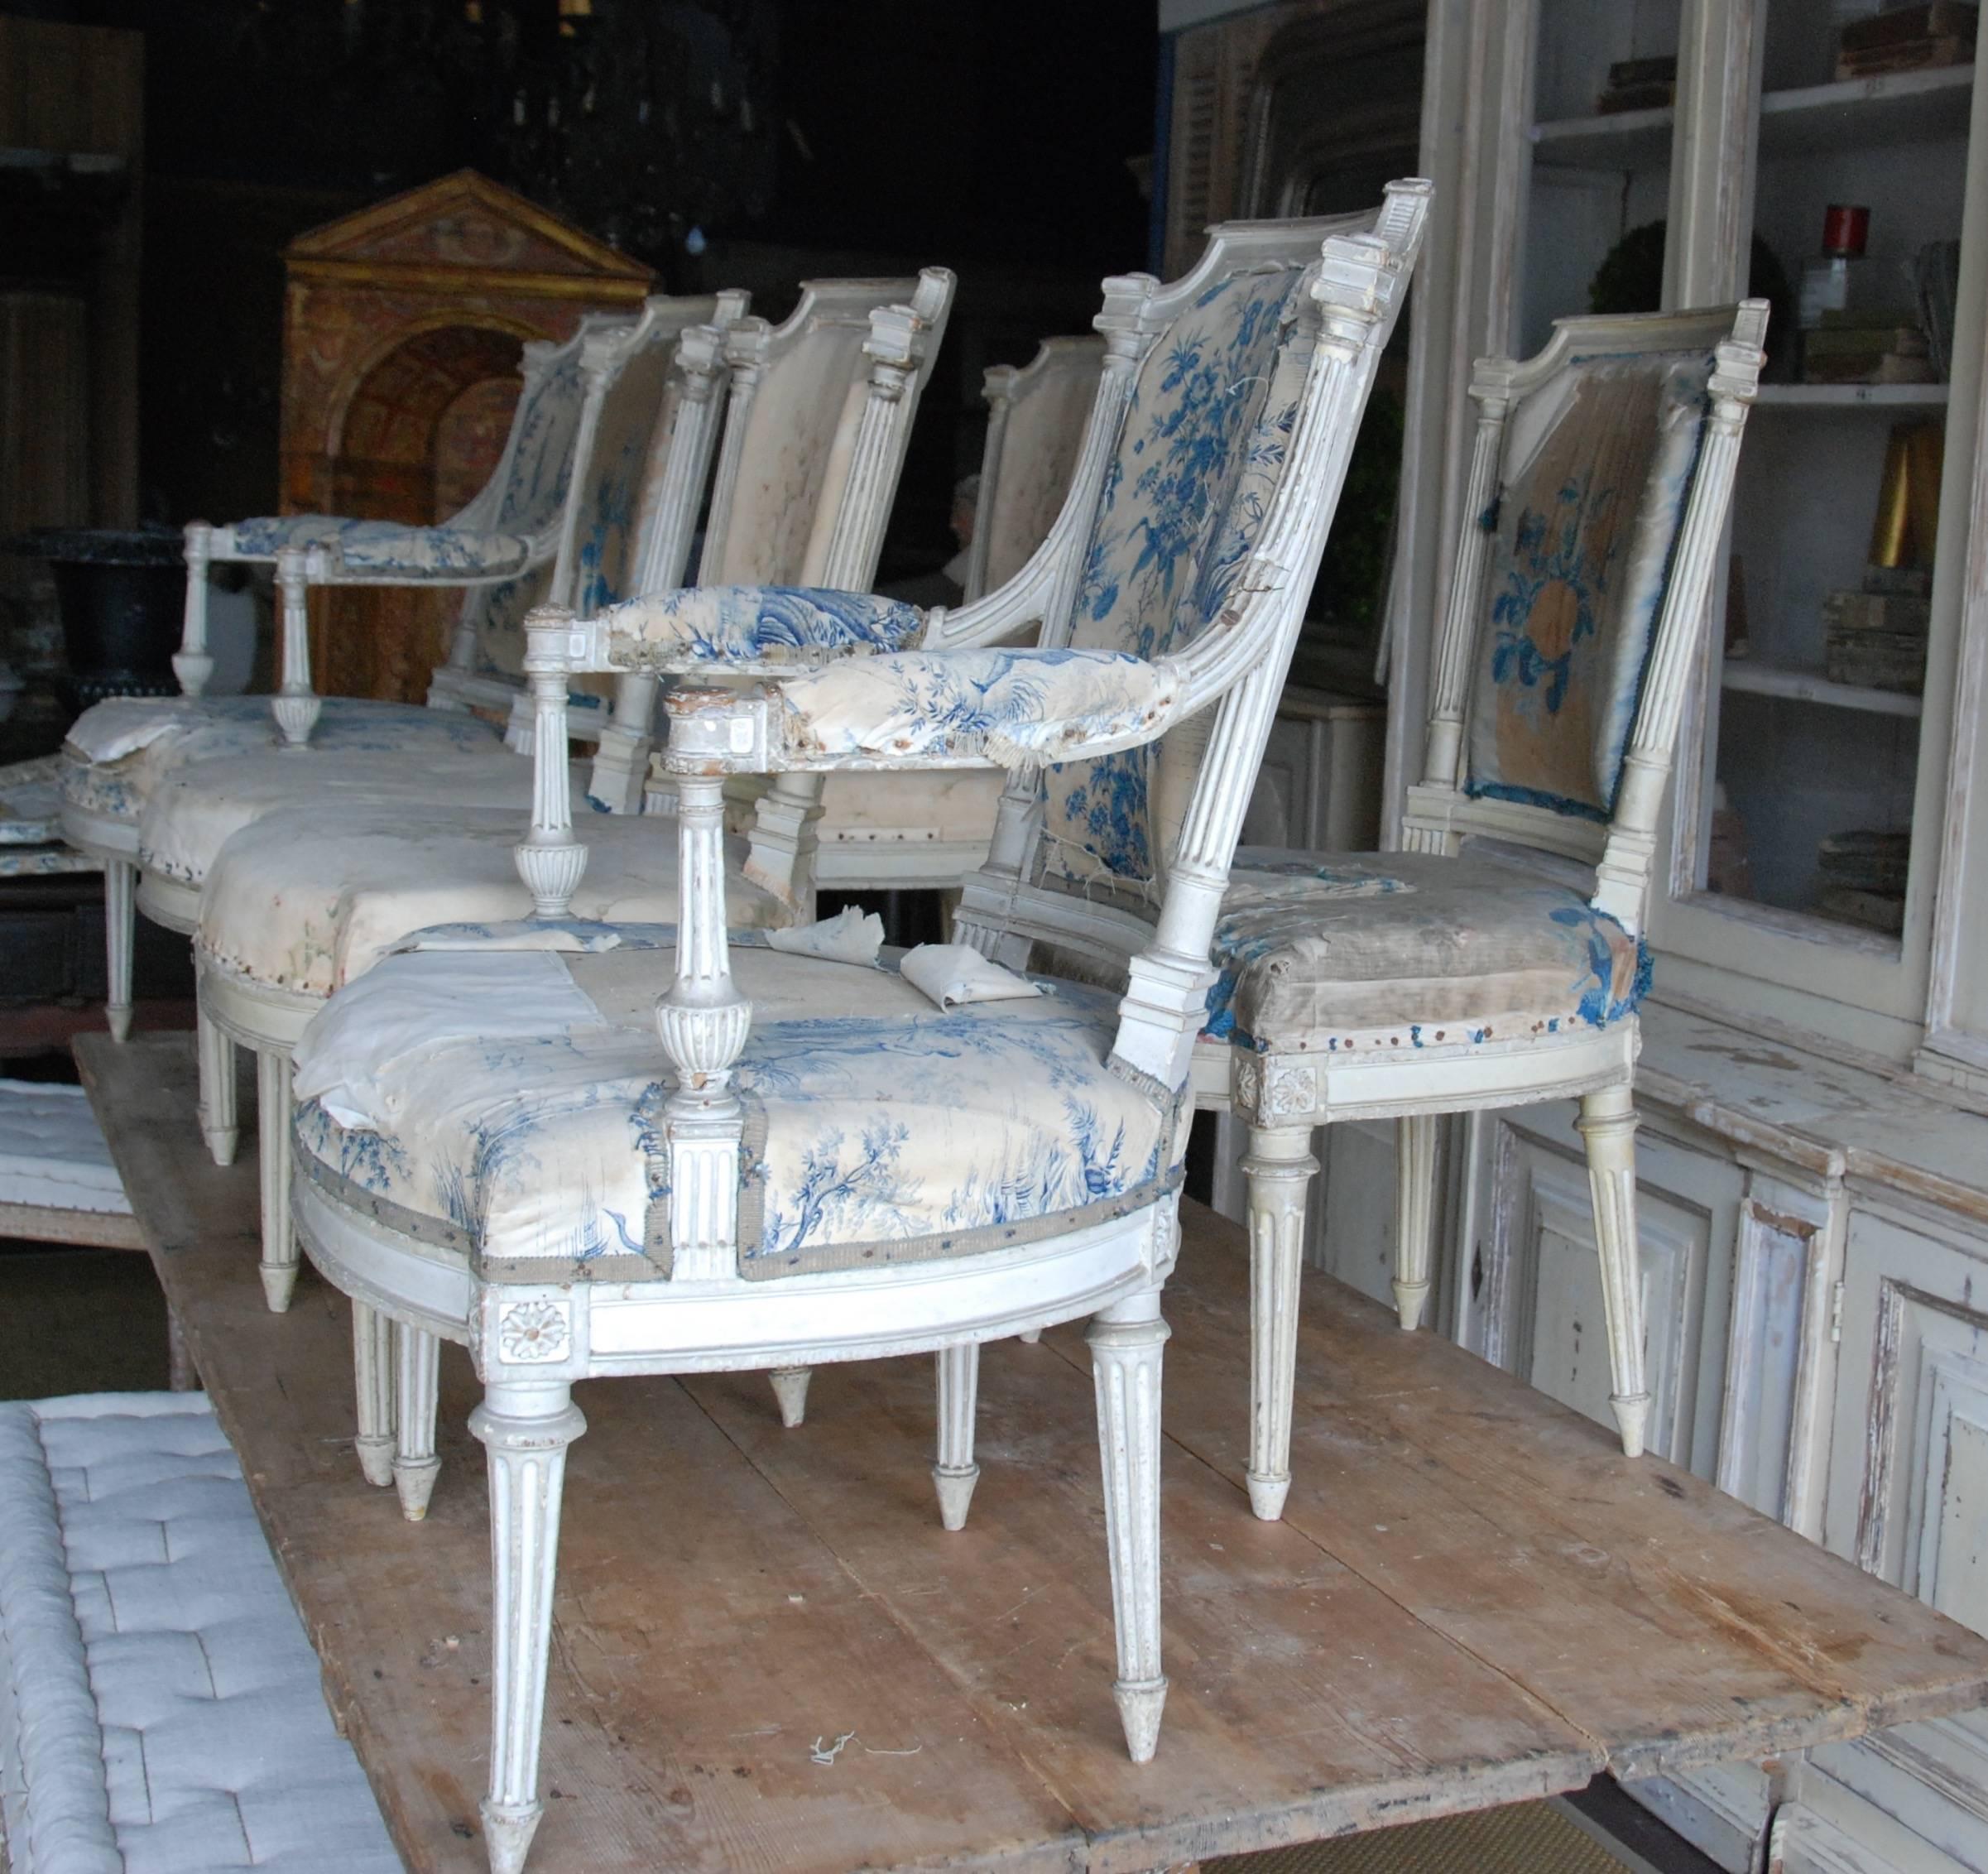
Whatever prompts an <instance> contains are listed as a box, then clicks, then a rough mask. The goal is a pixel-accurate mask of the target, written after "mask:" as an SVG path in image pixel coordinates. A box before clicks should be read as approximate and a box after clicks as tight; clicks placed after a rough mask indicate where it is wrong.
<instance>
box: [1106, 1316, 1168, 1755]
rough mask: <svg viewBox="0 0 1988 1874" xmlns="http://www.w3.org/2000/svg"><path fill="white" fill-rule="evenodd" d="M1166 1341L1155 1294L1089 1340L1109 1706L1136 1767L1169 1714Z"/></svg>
mask: <svg viewBox="0 0 1988 1874" xmlns="http://www.w3.org/2000/svg"><path fill="white" fill-rule="evenodd" d="M1169 1331H1170V1330H1169V1329H1168V1327H1167V1324H1166V1323H1165V1321H1164V1319H1161V1317H1160V1290H1158V1289H1157V1288H1153V1289H1147V1290H1142V1291H1141V1292H1140V1293H1139V1294H1136V1295H1131V1296H1128V1297H1127V1298H1126V1300H1123V1301H1121V1302H1117V1303H1115V1304H1114V1305H1112V1306H1111V1307H1109V1308H1105V1309H1100V1310H1099V1311H1098V1314H1097V1318H1096V1319H1094V1320H1093V1321H1092V1324H1091V1329H1090V1332H1089V1333H1088V1335H1087V1336H1086V1337H1085V1338H1087V1339H1088V1341H1089V1343H1090V1348H1091V1372H1092V1377H1093V1379H1094V1380H1095V1382H1096V1386H1097V1447H1098V1454H1099V1457H1100V1458H1101V1459H1102V1465H1103V1470H1104V1522H1105V1540H1106V1543H1107V1545H1108V1546H1109V1548H1110V1550H1111V1558H1112V1616H1113V1618H1114V1620H1115V1622H1116V1627H1117V1635H1118V1677H1117V1679H1116V1682H1115V1683H1114V1684H1113V1685H1112V1697H1113V1698H1114V1699H1116V1700H1117V1702H1118V1715H1119V1717H1120V1718H1121V1720H1122V1721H1123V1723H1124V1725H1125V1737H1126V1749H1127V1751H1129V1752H1130V1753H1131V1759H1132V1761H1133V1762H1135V1763H1150V1762H1151V1761H1152V1759H1153V1755H1154V1753H1155V1751H1157V1750H1158V1749H1159V1747H1160V1715H1161V1713H1163V1712H1164V1709H1165V1708H1166V1696H1167V1682H1166V1675H1165V1674H1164V1673H1163V1672H1162V1671H1161V1670H1160V1452H1161V1449H1162V1441H1161V1439H1160V1365H1161V1353H1162V1350H1163V1349H1164V1347H1165V1345H1166V1342H1167V1336H1168V1333H1169Z"/></svg>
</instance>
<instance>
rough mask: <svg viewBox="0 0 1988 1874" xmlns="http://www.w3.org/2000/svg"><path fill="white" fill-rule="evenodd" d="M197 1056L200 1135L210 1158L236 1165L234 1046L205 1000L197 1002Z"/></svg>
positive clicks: (237, 1122)
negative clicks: (215, 1019) (210, 1014)
mask: <svg viewBox="0 0 1988 1874" xmlns="http://www.w3.org/2000/svg"><path fill="white" fill-rule="evenodd" d="M195 1007H196V1008H197V1010H198V1011H199V1012H198V1014H197V1015H196V1016H195V1018H194V1021H195V1026H196V1029H197V1034H196V1036H195V1043H194V1054H195V1058H196V1059H197V1060H198V1062H199V1069H200V1132H201V1136H203V1137H204V1138H205V1139H206V1141H207V1151H208V1155H209V1156H210V1157H211V1158H212V1159H213V1160H214V1163H215V1164H217V1165H233V1163H234V1161H235V1147H236V1146H237V1145H238V1143H239V1141H240V1140H241V1136H242V1133H241V1117H240V1115H239V1114H238V1112H237V1111H236V1109H235V1045H234V1042H233V1040H230V1039H229V1037H228V1033H227V1031H225V1030H224V1029H223V1028H222V1026H220V1024H219V1023H218V1022H217V1021H214V1019H213V1017H212V1016H209V1014H208V1012H207V1002H206V998H205V997H200V999H199V1001H198V1002H196V1004H195Z"/></svg>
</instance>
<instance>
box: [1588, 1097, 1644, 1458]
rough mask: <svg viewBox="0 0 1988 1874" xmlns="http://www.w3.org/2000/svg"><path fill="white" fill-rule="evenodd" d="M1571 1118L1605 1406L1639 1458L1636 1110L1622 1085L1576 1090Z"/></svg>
mask: <svg viewBox="0 0 1988 1874" xmlns="http://www.w3.org/2000/svg"><path fill="white" fill-rule="evenodd" d="M1575 1124H1576V1125H1577V1126H1578V1127H1579V1128H1580V1132H1581V1136H1582V1139H1583V1140H1584V1141H1586V1142H1587V1184H1588V1189H1589V1191H1590V1193H1591V1194H1592V1196H1593V1199H1594V1206H1595V1244H1596V1247H1597V1248H1598V1249H1599V1250H1600V1252H1601V1305H1602V1308H1603V1309H1604V1311H1605V1313H1606V1316H1607V1321H1608V1368H1609V1373H1610V1376H1611V1379H1612V1381H1613V1391H1612V1392H1611V1395H1610V1398H1609V1404H1610V1405H1611V1406H1613V1407H1614V1408H1615V1414H1616V1425H1618V1426H1619V1427H1620V1428H1621V1433H1622V1449H1623V1452H1624V1454H1625V1455H1626V1456H1628V1457H1631V1458H1640V1457H1641V1456H1642V1455H1643V1445H1644V1440H1645V1437H1646V1435H1647V1434H1648V1432H1649V1385H1648V1383H1647V1382H1646V1381H1645V1378H1644V1372H1643V1271H1642V1257H1641V1254H1640V1250H1639V1247H1638V1244H1637V1238H1636V1108H1635V1100H1634V1098H1632V1096H1631V1094H1630V1088H1629V1085H1628V1084H1627V1083H1626V1082H1621V1083H1618V1084H1616V1085H1615V1086H1612V1087H1603V1088H1601V1089H1600V1090H1599V1091H1597V1092H1595V1093H1587V1094H1583V1095H1582V1100H1581V1117H1580V1118H1579V1119H1578V1120H1577V1121H1576V1122H1575Z"/></svg>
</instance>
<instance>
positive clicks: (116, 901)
mask: <svg viewBox="0 0 1988 1874" xmlns="http://www.w3.org/2000/svg"><path fill="white" fill-rule="evenodd" d="M137 894H138V868H137V865H136V864H135V863H133V862H132V861H131V860H130V859H106V860H105V861H104V862H103V966H104V969H105V972H106V973H107V975H108V979H109V989H108V993H107V995H106V997H105V1000H104V1004H103V1018H104V1020H105V1021H108V1023H109V1024H110V1031H111V1037H112V1039H113V1040H118V1041H122V1040H128V1039H129V1038H130V1036H131V953H132V944H133V943H134V942H135V940H136V939H137V927H138V896H137Z"/></svg>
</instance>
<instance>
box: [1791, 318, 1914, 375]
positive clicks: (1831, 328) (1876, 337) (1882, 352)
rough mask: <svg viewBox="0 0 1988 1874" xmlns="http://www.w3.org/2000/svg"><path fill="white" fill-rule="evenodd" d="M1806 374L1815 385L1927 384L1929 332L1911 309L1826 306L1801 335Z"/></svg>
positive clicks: (1804, 372) (1803, 364) (1803, 365)
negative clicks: (1818, 319) (1819, 318)
mask: <svg viewBox="0 0 1988 1874" xmlns="http://www.w3.org/2000/svg"><path fill="white" fill-rule="evenodd" d="M1802 376H1803V380H1804V381H1805V382H1808V383H1811V384H1929V383H1932V382H1933V381H1934V372H1933V363H1932V360H1931V358H1929V357H1928V355H1927V346H1926V334H1924V333H1923V332H1922V331H1921V330H1920V329H1919V327H1918V322H1917V320H1915V318H1914V315H1912V314H1911V313H1910V312H1906V311H1899V310H1882V311H1875V310H1874V311H1870V312H1848V311H1835V310H1831V311H1826V312H1824V313H1823V315H1822V324H1820V325H1818V326H1816V327H1814V328H1813V329H1811V330H1809V331H1807V332H1804V333H1803V334H1802Z"/></svg>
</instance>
